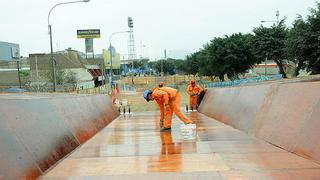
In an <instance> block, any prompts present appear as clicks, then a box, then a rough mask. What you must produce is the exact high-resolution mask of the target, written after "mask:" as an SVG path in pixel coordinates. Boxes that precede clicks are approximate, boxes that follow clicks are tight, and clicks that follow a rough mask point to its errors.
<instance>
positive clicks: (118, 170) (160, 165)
mask: <svg viewBox="0 0 320 180" xmlns="http://www.w3.org/2000/svg"><path fill="white" fill-rule="evenodd" d="M190 117H191V118H192V119H193V120H194V121H195V122H196V123H197V131H198V134H197V138H196V140H189V141H185V140H183V139H182V137H181V136H180V130H179V124H180V123H181V122H180V121H179V120H174V125H173V129H172V132H171V133H170V132H166V133H160V132H159V128H158V122H157V120H158V118H159V117H158V115H157V113H145V114H135V115H133V116H132V117H130V118H128V117H126V118H125V117H123V116H121V117H119V118H118V119H117V120H115V121H114V122H113V123H111V124H110V125H109V126H107V127H106V128H105V129H103V130H102V131H101V132H100V133H98V134H97V135H96V136H95V137H93V138H92V139H91V140H89V141H88V142H87V143H85V144H84V145H83V146H82V147H80V148H78V149H77V150H76V151H74V152H73V153H72V154H71V155H70V156H69V157H67V158H66V159H64V160H63V161H61V162H60V163H59V164H58V165H57V166H56V167H54V168H52V169H51V170H50V171H49V172H48V173H47V174H46V176H44V177H42V179H60V178H61V179H116V180H118V179H146V180H147V179H148V180H149V179H162V180H164V179H320V165H319V164H316V163H314V162H312V161H309V160H307V159H304V158H302V157H299V156H297V155H294V154H292V153H289V152H286V151H284V150H282V149H280V148H277V147H275V146H272V145H270V144H268V143H266V142H264V141H262V140H258V139H256V138H254V137H251V136H249V135H247V134H245V133H243V132H241V131H238V130H236V129H233V128H231V127H229V126H227V125H224V124H222V123H220V122H218V121H215V120H213V119H211V118H208V117H206V116H204V115H202V114H199V113H192V114H190Z"/></svg>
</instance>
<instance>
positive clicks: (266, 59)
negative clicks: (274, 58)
mask: <svg viewBox="0 0 320 180" xmlns="http://www.w3.org/2000/svg"><path fill="white" fill-rule="evenodd" d="M277 12H278V11H277ZM263 23H277V24H279V20H278V14H277V21H261V24H263ZM267 61H268V55H266V58H265V60H264V76H267Z"/></svg>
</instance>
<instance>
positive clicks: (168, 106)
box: [151, 87, 192, 128]
mask: <svg viewBox="0 0 320 180" xmlns="http://www.w3.org/2000/svg"><path fill="white" fill-rule="evenodd" d="M151 98H152V99H154V100H155V101H156V102H157V103H158V105H159V107H160V113H161V120H163V123H164V124H163V126H164V127H165V128H170V127H171V121H172V116H173V112H174V113H175V114H176V115H177V116H178V117H179V118H180V119H181V120H182V121H183V122H184V123H186V124H190V123H192V121H191V120H190V119H188V118H187V117H186V116H185V115H184V114H182V113H181V111H180V102H181V95H180V93H179V92H178V90H176V89H173V88H170V87H162V88H155V89H154V90H153V92H152V95H151Z"/></svg>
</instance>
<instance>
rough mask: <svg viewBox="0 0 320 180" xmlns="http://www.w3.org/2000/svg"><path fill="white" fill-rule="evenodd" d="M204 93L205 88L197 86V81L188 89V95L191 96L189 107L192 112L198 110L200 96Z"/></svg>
mask: <svg viewBox="0 0 320 180" xmlns="http://www.w3.org/2000/svg"><path fill="white" fill-rule="evenodd" d="M202 91H203V88H202V87H201V86H199V85H197V84H196V81H195V80H191V81H190V85H189V86H188V87H187V93H188V94H189V105H190V108H191V110H194V109H197V108H198V96H199V95H200V93H201V92H202Z"/></svg>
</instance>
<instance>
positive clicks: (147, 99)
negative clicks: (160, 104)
mask: <svg viewBox="0 0 320 180" xmlns="http://www.w3.org/2000/svg"><path fill="white" fill-rule="evenodd" d="M151 94H152V91H151V90H145V91H144V92H143V98H144V99H145V100H146V101H147V102H149V101H150V99H149V95H151Z"/></svg>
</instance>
